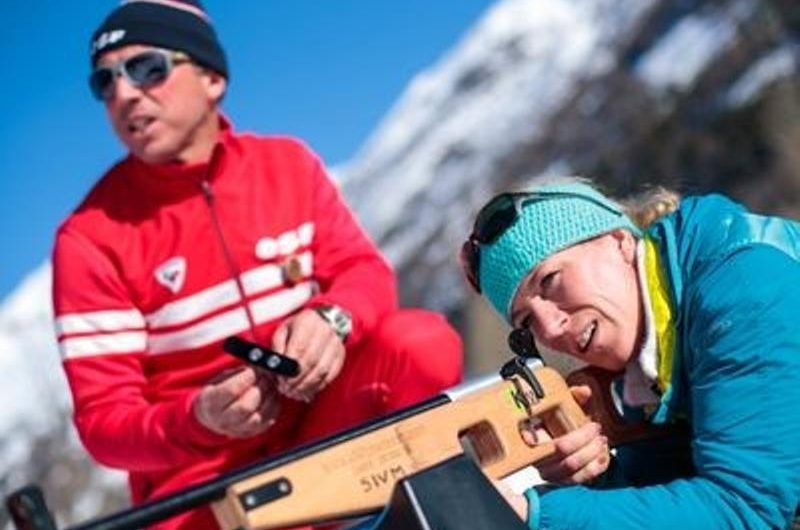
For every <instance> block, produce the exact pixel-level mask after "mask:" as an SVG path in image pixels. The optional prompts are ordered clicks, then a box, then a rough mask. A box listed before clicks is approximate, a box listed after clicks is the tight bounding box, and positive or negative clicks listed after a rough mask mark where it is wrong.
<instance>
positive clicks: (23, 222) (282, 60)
mask: <svg viewBox="0 0 800 530" xmlns="http://www.w3.org/2000/svg"><path fill="white" fill-rule="evenodd" d="M12 3H13V4H14V7H13V8H10V6H7V7H9V9H8V10H7V11H8V13H7V16H5V17H2V18H0V42H1V43H2V46H0V64H2V65H3V72H2V86H3V89H2V93H3V100H2V102H3V106H4V108H5V119H3V120H2V122H0V201H1V202H0V248H2V258H0V298H3V297H5V296H6V295H7V294H8V293H9V292H10V291H11V290H12V289H13V288H14V287H15V286H16V285H17V284H18V283H19V282H20V281H21V280H22V279H23V278H24V276H25V275H26V274H27V273H28V272H30V271H31V270H33V269H34V268H35V267H36V266H38V265H39V264H41V263H42V262H43V261H44V260H45V259H47V258H48V257H49V254H50V251H51V247H52V242H53V233H54V231H55V229H56V227H57V226H58V224H59V222H60V221H61V219H63V218H64V217H65V216H66V215H67V214H68V213H69V211H70V210H71V209H72V208H73V207H74V206H76V205H77V203H78V202H79V201H80V199H81V198H82V197H83V195H84V194H85V193H86V192H87V191H88V190H89V188H90V187H91V185H92V183H93V182H94V181H95V180H96V179H97V178H98V177H99V176H100V175H101V174H102V172H103V171H104V170H105V169H106V168H107V167H108V166H110V165H111V163H112V162H113V161H114V160H116V159H117V158H119V157H120V156H122V155H123V153H124V152H123V149H122V147H121V146H120V145H119V144H118V143H117V141H116V138H115V137H114V136H113V133H112V131H111V129H110V127H109V126H108V124H107V122H106V118H105V114H104V111H103V107H102V105H100V104H98V103H97V102H95V101H94V100H93V99H92V97H91V95H90V94H89V91H88V88H87V83H86V76H87V75H88V68H89V62H88V55H87V53H88V52H87V50H88V41H89V37H90V36H91V33H92V31H93V30H94V29H95V28H96V27H97V25H98V24H99V23H100V21H101V20H102V18H103V17H104V16H105V14H106V13H107V12H108V11H109V10H110V9H112V8H113V7H114V6H116V5H117V2H116V1H113V0H105V1H101V0H81V1H80V2H64V1H61V0H46V1H45V2H23V1H22V0H12ZM492 3H493V2H492V1H491V0H453V1H446V2H440V1H436V0H403V1H402V2H393V1H392V2H389V1H385V0H336V1H309V0H227V1H225V0H205V2H204V5H205V6H206V9H207V10H208V11H209V13H210V15H211V17H212V19H213V20H214V23H215V26H216V28H217V32H218V34H219V36H220V39H221V40H222V42H223V45H224V47H225V49H226V51H227V53H228V59H229V63H230V66H231V85H230V89H229V91H228V95H227V96H226V100H225V103H224V105H223V108H224V110H225V112H226V113H227V114H228V115H229V116H230V117H231V118H232V119H233V121H234V123H235V125H236V127H237V128H238V129H248V130H253V131H258V132H264V133H282V134H292V135H296V136H299V137H301V138H303V139H304V140H305V141H307V142H308V143H309V144H310V145H311V146H312V147H313V148H314V149H315V150H316V151H317V152H318V153H319V154H320V155H321V156H322V158H323V159H324V160H325V161H326V162H327V163H328V164H336V163H338V162H343V161H345V160H347V159H348V158H349V157H351V156H352V155H354V154H355V152H356V151H357V149H358V147H359V146H360V145H361V143H362V142H363V141H364V140H365V139H366V137H367V136H368V134H369V133H370V131H371V130H372V129H373V128H374V127H375V126H376V125H377V124H378V122H379V121H380V119H381V117H382V116H383V115H384V114H385V113H386V112H387V111H388V110H389V108H390V106H391V105H392V103H393V102H394V101H395V100H396V99H397V97H398V96H399V95H400V93H401V92H402V90H403V89H404V87H405V86H406V84H407V83H408V81H409V80H410V79H411V78H412V77H413V76H414V74H415V73H416V72H418V71H419V70H421V69H423V68H425V67H427V66H429V65H431V64H433V63H434V62H435V61H436V60H437V58H439V57H440V55H441V54H442V52H444V51H445V50H447V49H448V48H449V47H450V46H452V45H453V44H454V43H455V42H456V41H457V40H458V38H459V37H460V36H462V35H463V33H464V32H465V31H466V30H467V29H468V28H469V27H470V25H471V24H472V23H473V22H474V21H475V20H476V19H477V18H478V17H479V16H480V15H481V13H482V12H484V11H485V9H486V8H487V7H488V6H489V5H491V4H492Z"/></svg>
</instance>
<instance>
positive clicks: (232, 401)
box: [192, 367, 280, 438]
mask: <svg viewBox="0 0 800 530" xmlns="http://www.w3.org/2000/svg"><path fill="white" fill-rule="evenodd" d="M192 410H193V412H194V415H195V417H196V418H197V421H199V422H200V423H201V424H203V425H204V426H206V427H207V428H208V429H209V430H211V431H213V432H215V433H218V434H224V435H227V436H230V437H232V438H248V437H250V436H255V435H256V434H259V433H261V432H264V431H266V430H267V429H269V428H270V427H272V425H273V424H274V423H275V419H276V418H277V417H278V413H279V412H280V403H279V396H278V392H277V391H276V389H275V387H274V384H273V383H272V382H271V381H270V380H269V379H268V378H266V377H264V376H263V375H258V373H257V372H256V370H255V369H253V368H252V367H244V368H240V369H236V370H231V371H227V372H224V373H223V374H222V375H221V376H220V377H219V378H217V379H215V380H213V381H212V382H210V383H209V384H207V385H206V386H204V387H203V389H202V390H201V391H200V393H199V394H198V395H197V397H196V398H195V400H194V403H193V405H192Z"/></svg>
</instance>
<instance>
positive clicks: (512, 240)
mask: <svg viewBox="0 0 800 530" xmlns="http://www.w3.org/2000/svg"><path fill="white" fill-rule="evenodd" d="M528 191H530V192H531V193H532V194H535V196H532V198H531V199H530V200H523V202H522V206H521V212H520V213H519V216H518V217H517V219H516V221H514V223H513V224H512V225H511V226H510V227H509V228H508V229H507V230H506V231H505V232H504V233H503V234H502V235H501V236H500V237H499V238H498V239H497V240H495V241H494V242H492V243H489V244H486V245H481V247H480V270H479V275H480V286H481V291H482V293H483V294H484V296H486V298H487V299H488V300H489V302H490V303H491V304H492V306H493V307H494V309H495V310H496V311H497V312H498V313H499V314H500V315H501V316H502V317H503V318H504V319H506V321H508V322H509V323H511V302H512V301H513V300H514V295H515V294H516V292H517V289H518V288H519V285H520V283H522V280H523V279H525V277H526V276H527V275H528V274H529V273H530V271H532V270H533V269H534V268H536V266H537V265H538V264H539V263H540V262H541V261H542V260H544V259H545V258H547V257H548V256H550V255H552V254H555V253H556V252H558V251H560V250H563V249H565V248H567V247H570V246H572V245H574V244H576V243H580V242H582V241H586V240H588V239H592V238H594V237H597V236H600V235H602V234H605V233H608V232H611V231H613V230H616V229H618V228H623V229H626V230H629V231H630V232H631V233H633V234H634V235H636V236H637V237H640V236H641V231H640V230H639V228H637V227H636V225H635V224H634V223H633V221H631V219H630V218H629V217H628V216H627V215H625V213H624V212H623V210H622V208H621V207H620V206H619V205H618V204H616V203H615V202H613V201H612V200H610V199H609V198H608V197H606V196H605V195H603V194H601V193H600V192H598V191H597V190H596V189H594V188H593V187H591V186H589V185H588V184H584V183H582V182H570V183H560V184H549V185H544V186H541V187H537V188H533V189H531V190H528ZM548 194H552V197H547V195H548Z"/></svg>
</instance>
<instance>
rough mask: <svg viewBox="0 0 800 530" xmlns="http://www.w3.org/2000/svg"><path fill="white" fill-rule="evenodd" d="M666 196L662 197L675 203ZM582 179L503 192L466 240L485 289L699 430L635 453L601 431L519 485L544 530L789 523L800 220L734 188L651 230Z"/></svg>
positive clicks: (630, 403) (628, 401)
mask: <svg viewBox="0 0 800 530" xmlns="http://www.w3.org/2000/svg"><path fill="white" fill-rule="evenodd" d="M653 204H655V205H656V206H655V207H656V210H657V209H658V207H662V206H663V205H664V204H665V203H664V202H663V201H656V202H654V203H653ZM653 211H654V210H653V208H650V207H649V206H648V207H647V208H644V209H640V210H639V211H638V212H637V213H636V215H634V214H633V213H631V216H629V215H628V214H627V213H625V212H624V211H623V209H622V208H621V207H620V206H619V205H617V204H616V203H614V202H612V201H611V200H610V199H608V198H607V197H605V196H604V195H602V194H600V193H599V192H598V191H597V190H596V189H594V188H593V187H591V186H590V185H588V184H586V183H584V182H578V181H568V182H562V183H553V184H549V185H545V186H541V187H539V188H536V189H532V190H529V191H526V192H523V193H516V194H503V195H500V196H498V197H495V198H494V199H493V200H492V201H490V202H489V203H488V204H487V205H486V206H485V207H484V208H483V209H482V210H481V212H480V213H479V215H478V218H477V219H476V222H475V227H474V230H473V233H472V234H471V235H470V237H469V239H468V240H467V242H466V243H465V244H464V247H463V249H462V262H463V264H464V269H465V273H466V275H467V277H468V279H469V280H470V282H471V284H472V285H473V287H475V288H476V290H478V292H480V293H482V294H483V295H484V296H485V297H486V299H487V300H488V301H489V302H490V303H491V305H492V306H493V307H494V308H495V309H496V310H497V311H498V313H500V315H501V316H503V318H504V319H506V321H507V322H509V323H510V324H511V325H512V326H513V327H515V328H522V329H527V330H529V331H530V332H531V333H532V336H533V337H535V341H536V344H537V345H539V346H543V347H547V348H549V349H552V350H556V351H559V352H563V353H566V354H567V355H571V356H574V357H577V358H579V359H581V360H583V361H586V362H588V363H589V364H593V365H597V366H600V367H604V368H607V369H611V370H624V377H623V379H622V384H621V385H620V386H621V387H622V392H621V393H622V398H623V402H624V405H625V410H626V414H638V415H639V416H644V417H645V418H647V420H648V421H650V422H653V423H659V424H661V423H672V422H679V421H680V422H685V423H686V424H687V425H688V427H689V430H688V433H689V434H688V440H680V439H678V440H667V441H664V440H661V441H659V442H649V443H648V442H643V443H639V444H637V445H635V446H628V447H622V448H620V449H619V450H618V454H617V458H616V459H615V460H614V461H613V463H612V464H611V465H609V462H608V459H607V458H606V457H605V455H606V454H607V453H606V450H607V445H606V444H607V441H606V438H605V437H604V436H603V434H602V431H601V430H600V429H599V426H598V425H597V424H594V423H590V424H588V425H586V426H584V427H583V428H581V429H578V430H576V431H573V432H572V433H569V434H567V435H565V436H563V437H560V438H557V439H556V440H555V443H556V447H557V451H558V452H557V457H555V458H554V459H552V460H550V461H548V462H547V463H546V464H544V465H543V466H542V467H541V469H540V471H541V472H542V475H543V476H544V477H545V478H547V479H548V480H549V481H550V484H548V485H547V486H545V487H538V488H532V489H530V490H528V491H526V492H525V494H524V496H518V495H514V494H513V493H510V492H508V491H504V493H505V495H506V497H507V498H508V500H509V501H510V502H511V504H512V506H514V507H515V508H516V509H517V512H518V513H519V514H520V516H521V517H523V519H526V520H527V523H528V525H529V526H530V528H534V529H537V528H538V529H542V530H545V529H548V530H549V529H561V528H564V529H577V528H581V529H613V530H624V529H629V528H630V529H634V528H635V529H639V528H652V529H660V528H664V529H670V530H674V529H675V528H681V529H682V530H690V529H694V528H697V529H710V528H714V529H719V528H731V529H733V528H736V529H741V528H788V527H789V525H790V524H791V520H792V518H793V516H794V514H795V511H796V510H797V508H798V503H799V502H800V412H799V410H800V325H798V318H797V315H798V314H800V225H798V223H796V222H792V221H789V220H787V219H781V218H778V217H764V216H759V215H755V214H753V213H750V212H748V211H747V210H746V209H744V208H743V207H742V206H741V205H739V204H736V203H734V202H732V201H730V200H728V199H726V198H724V197H722V196H719V195H710V196H705V197H694V198H686V199H684V200H682V201H680V205H679V207H677V209H675V210H674V211H672V212H671V213H668V214H667V215H663V216H661V217H660V218H658V219H656V220H655V221H654V222H652V223H650V224H649V226H648V227H647V228H646V229H645V230H643V229H641V228H640V226H639V225H637V224H634V222H633V221H632V218H637V219H638V217H653V215H651V214H652V212H653Z"/></svg>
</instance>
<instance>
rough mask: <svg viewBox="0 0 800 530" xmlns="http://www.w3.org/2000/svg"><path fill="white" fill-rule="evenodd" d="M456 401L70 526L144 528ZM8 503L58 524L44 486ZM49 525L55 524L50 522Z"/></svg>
mask: <svg viewBox="0 0 800 530" xmlns="http://www.w3.org/2000/svg"><path fill="white" fill-rule="evenodd" d="M450 402H451V398H450V397H449V396H448V395H447V394H440V395H438V396H435V397H433V398H431V399H429V400H427V401H423V402H421V403H419V404H417V405H412V406H410V407H407V408H405V409H401V410H399V411H397V412H395V413H392V414H389V415H386V416H382V417H380V418H377V419H375V420H372V421H370V422H367V423H363V424H361V425H359V426H357V427H353V428H352V429H348V430H345V431H342V432H341V433H338V434H335V435H332V436H329V437H327V438H323V439H322V440H320V441H318V442H314V443H310V444H306V445H303V446H301V447H298V448H297V449H294V450H292V451H287V452H286V453H283V454H281V455H278V456H276V457H273V458H268V459H266V460H263V461H261V462H257V463H255V464H251V465H249V466H246V467H243V468H241V469H238V470H235V471H231V472H229V473H226V474H223V475H220V476H219V477H217V478H215V479H212V480H209V481H207V482H203V483H201V484H198V485H196V486H190V487H188V488H187V489H185V490H181V491H178V492H176V493H173V494H170V495H167V496H165V497H162V498H160V499H154V500H152V501H149V502H146V503H144V504H140V505H138V506H135V507H133V508H128V509H126V510H123V511H120V512H117V513H114V514H111V515H108V516H105V517H100V518H97V519H94V520H92V521H89V522H86V523H83V524H79V525H78V526H73V527H70V528H68V529H66V530H139V529H140V528H142V527H146V526H148V525H151V524H153V523H156V522H158V521H163V520H164V519H167V518H169V517H172V516H173V515H178V514H180V513H184V512H187V511H189V510H191V509H194V508H197V507H199V506H203V505H206V504H209V503H211V502H214V501H218V500H221V499H223V498H224V497H225V493H226V491H227V489H228V487H229V486H231V485H233V484H235V483H237V482H239V481H241V480H245V479H247V478H250V477H253V476H255V475H257V474H259V473H263V472H265V471H269V470H271V469H275V468H277V467H280V466H283V465H286V464H288V463H289V462H293V461H295V460H299V459H300V458H304V457H306V456H309V455H312V454H314V453H316V452H319V451H322V450H324V449H327V448H329V447H331V446H334V445H338V444H340V443H343V442H346V441H348V440H351V439H353V438H357V437H359V436H363V435H365V434H367V433H369V432H372V431H375V430H377V429H380V428H382V427H385V426H387V425H390V424H392V423H395V422H398V421H400V420H403V419H406V418H408V417H411V416H415V415H417V414H419V413H421V412H425V411H426V410H430V409H433V408H435V407H439V406H441V405H445V404H447V403H450ZM6 505H7V506H8V508H9V512H11V514H12V519H13V520H14V526H15V527H16V528H17V530H55V525H54V524H53V522H52V517H51V516H50V513H49V511H48V510H47V506H46V504H45V502H44V498H43V496H42V495H41V491H40V490H39V488H37V487H34V486H26V487H24V488H22V489H20V490H17V491H15V492H14V493H12V494H11V495H9V496H8V497H7V498H6ZM48 525H49V526H48Z"/></svg>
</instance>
